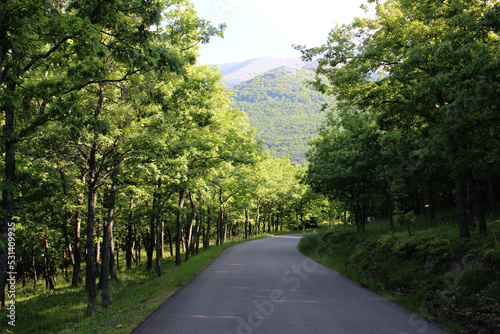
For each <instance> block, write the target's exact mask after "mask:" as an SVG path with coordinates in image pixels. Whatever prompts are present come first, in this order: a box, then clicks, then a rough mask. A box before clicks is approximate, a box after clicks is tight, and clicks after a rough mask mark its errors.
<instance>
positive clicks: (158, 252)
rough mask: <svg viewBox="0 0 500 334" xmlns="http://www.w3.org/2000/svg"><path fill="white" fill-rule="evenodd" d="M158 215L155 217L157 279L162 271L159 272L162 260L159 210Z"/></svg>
mask: <svg viewBox="0 0 500 334" xmlns="http://www.w3.org/2000/svg"><path fill="white" fill-rule="evenodd" d="M159 211H160V212H159V214H158V216H157V220H156V266H155V267H156V274H157V275H158V277H161V274H162V271H161V258H162V248H163V242H162V240H161V239H162V236H163V233H162V226H161V209H159Z"/></svg>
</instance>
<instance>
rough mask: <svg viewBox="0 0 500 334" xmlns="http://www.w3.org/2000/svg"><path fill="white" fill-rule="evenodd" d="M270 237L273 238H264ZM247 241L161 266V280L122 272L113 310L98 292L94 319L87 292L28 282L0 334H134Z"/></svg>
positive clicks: (139, 269)
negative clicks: (88, 313) (205, 271)
mask: <svg viewBox="0 0 500 334" xmlns="http://www.w3.org/2000/svg"><path fill="white" fill-rule="evenodd" d="M266 236H269V235H268V234H264V235H261V236H260V238H262V237H266ZM242 241H245V240H237V241H231V242H228V243H225V244H224V245H221V246H218V247H215V246H212V247H210V248H209V249H208V250H206V251H200V253H199V255H197V256H194V257H192V258H190V259H189V261H187V262H183V264H182V265H181V266H176V265H175V263H174V262H175V261H174V259H173V258H166V259H164V260H162V269H163V275H162V276H161V277H157V275H156V274H155V271H154V270H150V271H148V270H146V263H145V262H142V263H141V264H140V265H138V266H134V267H133V268H132V269H131V270H125V269H123V268H122V270H120V271H119V272H118V276H119V279H120V280H119V281H118V282H116V281H111V282H110V290H111V293H112V297H111V298H112V304H111V305H110V306H108V307H107V308H103V307H102V306H100V303H101V301H100V291H98V300H97V308H96V310H95V315H94V316H92V317H87V316H86V315H85V311H86V307H87V295H86V292H85V291H84V286H80V287H72V286H71V285H70V282H67V281H65V280H64V278H63V277H62V276H61V277H58V283H59V284H58V285H57V286H56V289H55V290H52V291H50V292H49V291H47V290H45V281H41V280H40V281H39V282H38V286H37V289H36V290H35V289H34V286H33V281H28V282H27V283H28V284H27V286H26V287H24V288H22V287H21V285H20V284H18V286H17V288H16V291H17V292H18V293H16V304H15V305H16V322H15V324H16V326H15V327H12V326H8V325H7V320H8V318H6V317H5V316H2V317H1V318H2V319H1V320H0V327H1V328H2V331H1V332H0V333H4V334H7V333H8V334H11V333H15V334H22V333H37V334H42V333H67V334H69V333H129V332H130V331H131V330H132V329H133V328H135V327H137V325H138V324H140V323H141V322H142V321H143V320H144V319H145V318H146V317H147V316H148V315H149V314H151V313H152V312H153V311H154V310H156V309H157V308H158V307H159V306H160V305H161V304H162V303H164V302H165V301H166V300H167V299H168V298H169V297H170V296H171V295H173V294H174V293H175V292H176V291H177V290H178V289H179V288H180V287H182V286H183V285H185V284H186V283H187V282H189V281H190V280H191V279H192V278H193V277H194V276H196V275H197V274H198V273H199V272H200V271H201V270H202V269H203V268H204V267H205V266H207V265H208V264H209V263H210V262H211V261H212V260H213V259H214V258H216V257H217V256H218V255H219V254H220V253H221V252H222V251H223V250H225V249H226V248H228V247H231V246H233V245H234V244H236V243H239V242H242ZM144 258H145V256H144ZM122 260H124V259H121V261H122ZM122 263H123V262H122ZM4 313H5V309H4V310H2V314H4Z"/></svg>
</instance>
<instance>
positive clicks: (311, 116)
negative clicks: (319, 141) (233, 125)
mask: <svg viewBox="0 0 500 334" xmlns="http://www.w3.org/2000/svg"><path fill="white" fill-rule="evenodd" d="M312 78H314V73H313V72H312V71H309V70H304V69H300V68H294V67H281V68H279V69H276V70H273V71H269V72H266V73H264V74H263V75H259V76H257V77H255V78H254V79H252V80H249V81H246V82H243V83H240V84H238V85H236V86H235V87H233V88H232V89H231V91H232V93H233V95H232V99H233V103H232V106H233V107H234V108H238V109H241V110H243V111H245V112H246V113H247V114H248V117H249V119H250V125H251V126H253V127H255V128H256V129H257V139H262V140H263V142H264V146H265V147H266V148H268V149H269V150H270V151H271V153H272V154H273V155H276V156H279V157H281V156H284V155H290V158H291V160H293V161H299V162H303V161H305V152H306V150H307V141H308V140H309V138H310V137H311V136H313V135H315V134H316V133H317V131H318V126H319V125H320V123H321V121H322V120H323V119H324V112H322V111H321V107H322V105H324V104H325V103H332V101H333V100H332V98H329V97H325V96H323V95H322V94H321V93H318V92H317V91H314V90H313V89H312V88H310V87H309V86H308V85H307V83H306V80H310V79H312Z"/></svg>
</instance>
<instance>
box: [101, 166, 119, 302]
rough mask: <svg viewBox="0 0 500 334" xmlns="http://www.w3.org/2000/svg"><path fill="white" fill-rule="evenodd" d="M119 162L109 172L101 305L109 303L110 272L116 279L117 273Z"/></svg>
mask: <svg viewBox="0 0 500 334" xmlns="http://www.w3.org/2000/svg"><path fill="white" fill-rule="evenodd" d="M120 163H121V162H119V161H116V160H115V165H114V170H113V173H112V174H111V179H112V180H113V183H112V184H111V188H110V190H109V193H108V198H107V203H106V204H107V206H108V217H107V219H106V225H105V228H104V229H103V245H102V269H101V279H100V280H99V285H100V286H101V289H102V290H101V296H102V306H103V307H107V306H108V305H111V294H110V291H109V276H110V274H111V275H112V276H113V278H115V280H118V275H117V273H116V269H115V265H114V264H115V261H114V241H113V225H114V221H115V203H116V190H117V188H118V173H119V164H120Z"/></svg>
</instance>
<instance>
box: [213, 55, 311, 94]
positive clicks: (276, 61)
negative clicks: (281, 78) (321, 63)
mask: <svg viewBox="0 0 500 334" xmlns="http://www.w3.org/2000/svg"><path fill="white" fill-rule="evenodd" d="M216 66H217V68H218V69H219V71H220V72H221V73H222V74H223V75H224V78H225V81H226V85H227V86H228V87H233V86H235V85H237V84H239V83H242V82H245V81H248V80H251V79H253V78H255V77H257V76H259V75H261V74H264V73H266V72H269V71H272V70H275V69H278V68H281V67H292V68H301V69H309V70H312V69H313V67H314V64H311V63H306V62H304V61H302V60H301V59H300V58H276V57H259V58H255V59H250V60H245V61H242V62H235V63H227V64H219V65H216Z"/></svg>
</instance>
